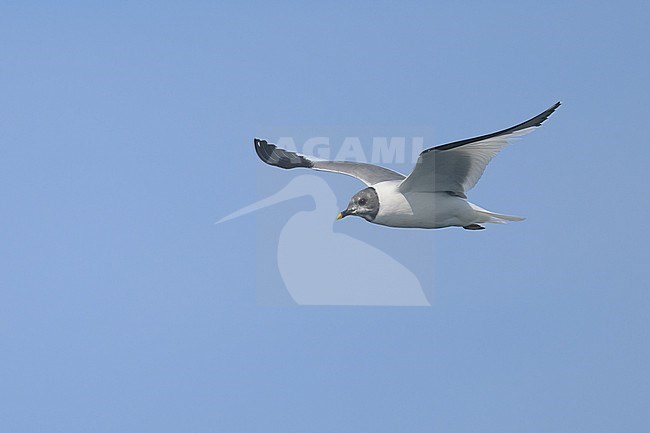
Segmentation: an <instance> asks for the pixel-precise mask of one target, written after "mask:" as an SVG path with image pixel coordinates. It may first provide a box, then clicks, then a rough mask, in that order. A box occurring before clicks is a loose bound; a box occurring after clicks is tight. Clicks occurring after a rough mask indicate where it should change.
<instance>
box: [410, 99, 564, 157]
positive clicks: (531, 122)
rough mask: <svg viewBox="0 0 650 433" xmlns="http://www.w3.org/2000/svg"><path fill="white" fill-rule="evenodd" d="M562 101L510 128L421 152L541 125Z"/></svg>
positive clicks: (455, 145) (452, 147)
mask: <svg viewBox="0 0 650 433" xmlns="http://www.w3.org/2000/svg"><path fill="white" fill-rule="evenodd" d="M560 105H562V103H561V102H560V101H558V102H556V103H555V104H553V106H552V107H550V108H549V109H547V110H545V111H543V112H541V113H539V114H538V115H537V116H535V117H533V118H530V119H528V120H526V121H525V122H521V123H520V124H518V125H515V126H513V127H511V128H507V129H503V130H501V131H497V132H493V133H492V134H486V135H481V136H480V137H474V138H468V139H466V140H460V141H454V142H453V143H447V144H442V145H440V146H436V147H432V148H430V149H426V150H424V151H423V152H422V153H427V152H430V151H432V150H450V149H455V148H457V147H460V146H464V145H466V144H469V143H473V142H475V141H481V140H487V139H488V138H492V137H498V136H500V135H505V134H511V133H513V132H517V131H521V130H522V129H527V128H532V127H537V126H541V124H542V123H544V121H545V120H546V119H548V118H549V117H550V115H551V114H553V112H554V111H555V110H556V109H557V108H558V107H559V106H560Z"/></svg>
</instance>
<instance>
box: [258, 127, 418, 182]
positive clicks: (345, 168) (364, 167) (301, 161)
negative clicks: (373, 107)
mask: <svg viewBox="0 0 650 433" xmlns="http://www.w3.org/2000/svg"><path fill="white" fill-rule="evenodd" d="M253 142H254V143H255V151H256V152H257V156H259V157H260V159H261V160H262V161H264V162H265V163H267V164H269V165H274V166H276V167H280V168H286V169H289V168H299V167H304V168H311V169H314V170H320V171H330V172H332V173H341V174H346V175H348V176H352V177H356V178H357V179H359V180H360V181H361V182H363V183H365V184H366V185H367V186H372V185H375V184H377V183H379V182H384V181H387V180H403V179H404V178H405V177H406V176H404V175H403V174H400V173H397V172H396V171H393V170H389V169H387V168H384V167H380V166H378V165H373V164H365V163H362V162H350V161H322V160H318V159H317V158H314V157H311V156H305V155H301V154H299V153H295V152H291V151H288V150H285V149H280V148H278V147H277V146H276V145H275V144H271V143H269V142H267V141H266V140H260V139H258V138H256V139H254V140H253Z"/></svg>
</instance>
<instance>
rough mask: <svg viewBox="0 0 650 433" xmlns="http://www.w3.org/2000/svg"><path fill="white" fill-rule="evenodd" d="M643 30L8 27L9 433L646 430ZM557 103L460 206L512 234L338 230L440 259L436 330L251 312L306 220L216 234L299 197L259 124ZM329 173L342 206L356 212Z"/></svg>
mask: <svg viewBox="0 0 650 433" xmlns="http://www.w3.org/2000/svg"><path fill="white" fill-rule="evenodd" d="M649 21H650V6H649V5H648V3H647V2H632V1H631V2H623V3H620V2H619V3H610V4H602V3H598V4H596V3H593V2H592V3H585V2H553V1H552V2H543V3H540V2H520V1H518V2H499V4H498V5H495V4H488V3H485V4H479V3H478V2H472V3H470V2H449V3H448V4H438V2H436V3H432V4H428V5H424V4H420V3H415V2H411V3H409V2H406V3H396V2H357V3H356V4H354V5H351V4H348V3H344V2H333V3H330V4H328V5H323V4H294V3H275V4H261V3H235V2H231V3H227V4H216V3H210V2H189V3H187V2H185V3H181V2H178V3H171V2H149V3H145V2H141V3H137V4H136V3H131V2H113V3H112V4H111V5H110V6H109V5H99V4H97V5H92V4H87V3H76V2H57V5H56V6H55V5H53V4H52V5H46V6H42V5H39V4H38V3H37V2H19V3H13V4H4V5H3V6H2V13H1V14H0V38H1V40H2V44H1V46H0V59H1V62H0V65H1V67H0V85H1V90H2V104H0V130H2V146H0V194H1V195H0V198H1V202H0V203H1V207H0V210H1V211H0V239H2V242H1V243H0V257H1V259H2V260H0V350H1V353H2V356H1V357H0V389H2V393H1V394H0V424H2V425H3V430H6V431H12V432H42V431H48V432H66V433H70V432H88V431H94V432H156V433H161V432H216V431H228V432H261V431H271V432H275V431H277V432H286V431H316V432H319V431H322V432H326V431H339V432H398V431H401V432H404V431H406V432H431V431H435V432H474V433H475V432H506V431H512V432H612V431H626V432H646V431H648V429H649V428H650V415H649V414H650V411H648V406H649V404H650V372H649V370H648V367H647V366H648V365H650V333H649V332H650V331H649V329H650V318H649V317H650V316H649V315H648V311H649V308H650V292H649V291H648V284H647V281H648V259H649V254H648V247H647V246H648V241H649V240H650V239H649V236H648V230H647V227H646V223H647V221H648V220H649V217H650V204H649V202H648V199H647V190H646V186H647V183H648V178H647V176H646V175H645V171H646V169H647V167H648V163H649V162H650V161H649V160H650V151H649V149H650V146H649V145H650V143H648V138H647V131H646V127H645V126H646V124H647V121H648V119H649V118H650V105H649V104H648V101H649V100H650V86H648V84H647V76H648V74H649V72H650V59H649V58H648V56H647V53H648V52H650V39H649V38H648V32H647V23H648V22H649ZM557 100H562V101H563V106H562V107H561V108H560V109H559V110H558V112H557V113H556V114H555V115H553V116H552V117H551V119H549V121H548V122H547V123H546V124H545V125H544V126H543V127H542V128H541V129H539V130H538V131H535V132H534V133H533V134H531V135H528V136H526V138H525V139H524V140H522V141H521V142H518V143H517V144H516V145H513V146H511V147H509V148H507V149H505V151H504V152H502V153H501V154H500V155H499V156H498V157H497V158H496V159H495V160H494V161H493V162H492V163H491V164H490V166H489V167H488V170H487V172H486V174H485V176H484V177H483V179H482V180H481V182H480V183H479V185H478V186H477V187H476V189H475V190H473V191H472V192H471V195H470V198H471V199H472V200H473V201H475V202H476V203H478V204H480V205H482V206H485V207H487V208H489V209H494V210H497V211H502V212H507V213H508V212H509V213H514V214H521V215H524V216H526V217H528V219H527V220H526V221H525V222H523V223H517V224H509V225H507V226H490V227H489V229H488V230H484V231H482V232H466V231H463V230H459V229H447V230H438V231H405V232H404V235H403V237H401V236H402V235H400V232H399V231H395V230H390V229H383V230H382V228H381V227H374V226H370V225H368V224H365V223H364V222H363V221H361V220H353V221H350V220H349V219H346V220H344V221H341V222H339V223H337V224H338V226H337V228H336V230H339V231H340V232H343V233H347V234H354V233H355V232H357V231H358V233H359V236H370V235H372V239H373V242H375V244H376V245H379V246H382V247H383V248H386V249H389V248H391V247H394V246H395V245H399V246H401V247H404V246H405V245H408V244H409V242H411V240H413V239H414V238H415V237H417V238H418V239H417V242H419V243H420V244H421V243H422V242H427V241H428V242H429V243H430V245H432V246H433V249H434V251H435V262H433V263H431V272H432V274H433V275H432V277H431V278H432V281H431V282H428V284H431V286H432V287H433V286H435V299H434V300H433V302H432V307H430V308H363V307H298V306H290V305H288V306H287V305H282V306H272V305H271V306H269V305H260V303H259V302H258V299H257V295H256V293H257V292H258V289H259V286H260V284H269V285H274V284H276V285H277V283H278V278H277V276H270V277H269V282H268V283H267V282H265V281H260V278H259V275H258V274H257V273H256V260H257V258H258V254H257V253H258V251H257V248H258V247H257V239H258V236H259V235H260V233H262V235H264V236H266V234H267V232H268V233H272V231H273V230H274V227H275V225H274V224H271V223H273V222H277V221H282V220H283V219H286V218H289V217H290V216H291V215H292V214H293V213H295V212H296V211H298V210H300V209H301V208H302V207H304V206H307V207H309V206H310V204H309V202H308V201H307V200H303V199H298V200H294V201H291V202H287V203H286V204H282V205H278V206H275V207H273V208H268V209H266V210H264V211H260V212H258V213H256V214H254V215H253V214H251V215H250V216H246V217H243V218H240V219H238V220H236V221H232V222H231V223H230V224H229V225H228V226H225V225H214V222H215V221H216V220H218V219H219V218H221V217H222V216H224V215H226V214H228V213H230V212H232V211H234V210H236V209H239V208H241V207H243V206H245V205H248V204H249V203H251V202H253V201H255V200H256V199H258V198H259V191H258V189H259V188H258V186H259V185H258V184H259V183H264V178H262V179H259V177H260V176H261V175H263V173H265V172H266V173H268V175H269V179H271V178H273V179H275V180H277V179H281V183H287V182H289V180H290V179H292V178H293V177H294V176H295V175H296V174H297V173H295V172H288V171H287V172H281V171H279V170H275V169H273V168H272V167H266V166H262V165H261V162H260V161H259V160H258V159H257V157H256V156H255V154H254V153H253V151H252V143H251V140H252V138H253V136H254V135H255V134H256V133H258V131H260V130H264V129H265V128H272V127H278V126H279V127H283V126H287V125H295V126H296V127H303V130H304V128H305V127H306V126H305V125H307V126H308V125H334V126H337V125H339V126H341V127H343V128H345V127H350V126H355V125H361V126H367V125H383V126H384V127H394V128H396V129H399V128H407V127H416V128H417V127H422V128H433V130H434V131H435V132H436V137H435V143H430V144H431V145H434V144H439V143H443V142H446V141H451V140H456V139H462V138H466V137H470V136H473V135H477V134H482V133H487V132H491V131H494V130H496V129H500V128H503V127H507V126H511V125H512V124H515V123H517V122H519V121H522V120H525V119H526V118H528V117H530V116H532V115H534V114H537V113H538V112H541V111H542V110H544V109H545V108H547V107H548V106H550V105H551V104H553V103H554V102H555V101H557ZM247 173H251V174H255V175H254V176H250V177H244V175H245V174H247ZM320 176H321V177H322V178H323V179H325V180H326V181H327V182H328V183H329V184H330V186H331V187H332V189H333V190H334V191H335V192H336V193H337V199H338V204H339V205H340V206H344V205H345V204H346V203H347V200H348V198H349V197H350V196H351V195H352V194H354V193H355V192H356V191H357V190H358V189H360V185H359V184H358V183H355V181H354V180H353V179H339V178H336V176H331V175H330V176H328V175H327V174H322V175H320ZM235 184H236V185H237V188H236V189H232V188H231V187H232V186H233V185H235ZM342 208H343V207H341V209H342ZM418 245H419V244H418ZM403 249H404V250H406V251H408V248H403ZM412 251H413V252H412V254H410V256H409V254H407V255H406V257H405V260H411V261H413V262H415V261H417V260H418V258H419V257H421V255H422V252H421V251H419V250H418V249H412ZM269 260H271V261H272V260H273V259H272V258H271V259H269ZM359 260H360V263H363V261H362V258H360V259H359ZM327 265H328V264H327V263H323V267H324V268H325V272H335V270H332V269H329V270H328V269H327ZM366 265H368V266H371V264H366ZM417 266H422V265H421V264H420V265H417ZM273 290H278V288H277V287H274V289H273Z"/></svg>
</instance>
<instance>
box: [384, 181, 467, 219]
mask: <svg viewBox="0 0 650 433" xmlns="http://www.w3.org/2000/svg"><path fill="white" fill-rule="evenodd" d="M399 184H400V182H399V181H387V182H381V183H378V184H376V185H374V188H375V190H376V191H377V196H378V197H379V212H378V213H377V216H376V217H375V219H374V220H373V221H372V222H373V223H375V224H381V225H385V226H390V227H412V228H426V229H433V228H442V227H449V226H459V225H461V226H462V225H465V224H466V221H468V220H472V219H473V218H474V211H473V210H472V208H471V207H470V206H469V204H468V203H467V201H466V200H464V199H462V198H460V197H456V196H452V195H450V194H448V193H446V192H408V193H406V194H402V193H401V192H400V191H399V188H398V186H399Z"/></svg>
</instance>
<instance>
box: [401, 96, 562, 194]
mask: <svg viewBox="0 0 650 433" xmlns="http://www.w3.org/2000/svg"><path fill="white" fill-rule="evenodd" d="M559 106H560V103H559V102H558V103H556V104H555V105H553V106H552V107H551V108H549V109H548V110H546V111H544V112H543V113H540V114H538V115H537V116H535V117H533V118H532V119H529V120H527V121H525V122H522V123H520V124H519V125H515V126H513V127H511V128H507V129H504V130H502V131H498V132H494V133H492V134H487V135H482V136H480V137H474V138H468V139H466V140H461V141H455V142H453V143H448V144H443V145H440V146H436V147H432V148H430V149H427V150H424V151H423V152H422V153H421V154H420V156H419V158H418V162H417V163H416V165H415V168H414V169H413V171H412V172H411V174H409V175H408V177H407V178H406V179H404V181H403V182H402V183H401V184H400V186H399V188H400V191H402V192H408V191H420V192H437V191H449V192H451V193H453V194H456V195H459V196H461V197H465V192H467V191H469V190H470V189H472V188H473V187H474V185H476V183H477V182H478V180H479V179H480V178H481V175H483V172H484V171H485V167H486V166H487V165H488V163H489V162H490V160H491V159H492V158H494V157H495V156H496V154H497V153H499V151H500V150H501V149H502V148H503V147H504V146H506V145H507V144H508V140H511V139H513V138H515V137H518V136H521V135H524V134H527V133H529V132H531V131H532V130H533V129H535V128H536V127H538V126H540V125H541V124H542V123H543V122H544V121H545V120H546V119H548V117H549V116H550V115H551V114H552V113H553V112H554V111H555V110H556V109H557V107H559Z"/></svg>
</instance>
